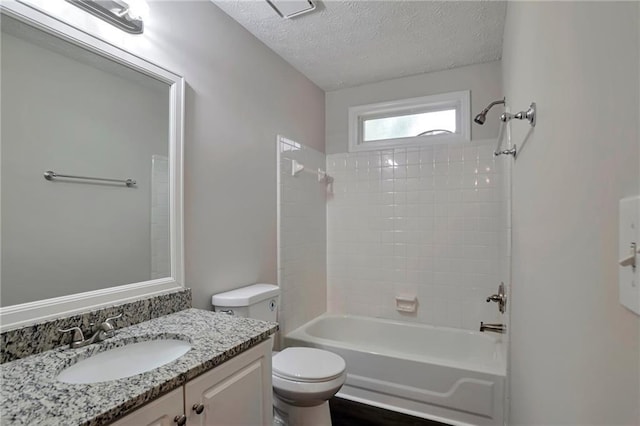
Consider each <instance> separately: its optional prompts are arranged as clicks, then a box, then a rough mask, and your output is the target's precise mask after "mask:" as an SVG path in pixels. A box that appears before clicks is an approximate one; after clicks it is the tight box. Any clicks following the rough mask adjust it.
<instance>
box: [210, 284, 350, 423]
mask: <svg viewBox="0 0 640 426" xmlns="http://www.w3.org/2000/svg"><path fill="white" fill-rule="evenodd" d="M279 295H280V288H279V287H278V286H275V285H273V284H253V285H250V286H247V287H242V288H238V289H236V290H231V291H227V292H225V293H219V294H215V295H213V297H212V298H211V303H212V305H213V307H214V310H215V311H216V312H223V313H226V314H229V315H236V316H239V317H247V318H255V319H259V320H264V321H274V322H275V321H276V314H277V312H278V309H277V308H278V296H279ZM345 371H346V364H345V362H344V359H342V358H341V357H340V356H338V355H336V354H334V353H332V352H329V351H325V350H322V349H315V348H295V347H294V348H286V349H283V350H282V351H280V352H273V357H272V382H273V408H274V410H273V412H274V422H273V424H274V425H287V426H307V425H308V426H311V425H313V426H328V425H331V414H330V411H329V399H330V398H331V397H333V396H334V395H335V394H336V393H337V392H338V391H339V390H340V388H341V387H342V385H343V384H344V381H345V378H346V372H345Z"/></svg>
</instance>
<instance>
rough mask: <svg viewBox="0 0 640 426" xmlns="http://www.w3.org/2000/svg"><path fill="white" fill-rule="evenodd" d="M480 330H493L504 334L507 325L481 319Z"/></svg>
mask: <svg viewBox="0 0 640 426" xmlns="http://www.w3.org/2000/svg"><path fill="white" fill-rule="evenodd" d="M480 331H491V332H493V333H500V334H504V333H506V331H507V326H506V325H504V324H485V323H484V322H482V321H481V322H480Z"/></svg>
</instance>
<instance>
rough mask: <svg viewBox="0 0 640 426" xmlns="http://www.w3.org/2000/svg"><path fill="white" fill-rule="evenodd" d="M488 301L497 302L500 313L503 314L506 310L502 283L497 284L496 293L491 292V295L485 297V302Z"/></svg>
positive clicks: (505, 297)
mask: <svg viewBox="0 0 640 426" xmlns="http://www.w3.org/2000/svg"><path fill="white" fill-rule="evenodd" d="M489 302H496V303H497V304H498V309H499V310H500V313H501V314H504V312H505V311H506V310H507V295H506V293H505V292H504V283H500V285H499V286H498V294H492V295H491V296H489V297H487V303H489ZM480 331H482V330H480Z"/></svg>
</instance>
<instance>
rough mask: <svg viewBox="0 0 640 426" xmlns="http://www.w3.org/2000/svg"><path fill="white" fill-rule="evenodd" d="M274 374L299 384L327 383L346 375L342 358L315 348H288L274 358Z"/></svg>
mask: <svg viewBox="0 0 640 426" xmlns="http://www.w3.org/2000/svg"><path fill="white" fill-rule="evenodd" d="M272 363H273V365H272V367H273V374H275V375H276V376H279V377H281V378H283V379H290V380H295V381H298V382H325V381H328V380H332V379H335V378H336V377H338V376H340V375H341V374H342V373H344V370H345V367H346V364H345V362H344V359H342V358H341V357H340V356H338V355H336V354H334V353H331V352H328V351H323V350H321V349H314V348H286V349H284V350H283V351H281V352H278V353H277V354H276V355H274V356H273V358H272Z"/></svg>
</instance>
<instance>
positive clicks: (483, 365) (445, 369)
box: [285, 314, 506, 425]
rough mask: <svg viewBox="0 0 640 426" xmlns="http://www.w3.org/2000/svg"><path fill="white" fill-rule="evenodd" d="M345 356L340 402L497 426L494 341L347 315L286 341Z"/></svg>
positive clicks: (500, 389) (500, 361)
mask: <svg viewBox="0 0 640 426" xmlns="http://www.w3.org/2000/svg"><path fill="white" fill-rule="evenodd" d="M285 344H286V345H287V346H311V347H317V348H321V349H326V350H329V351H332V352H335V353H337V354H339V355H340V356H342V357H343V358H344V359H345V361H346V362H347V381H346V383H345V385H344V387H343V388H342V390H341V391H340V393H338V396H339V397H342V398H345V399H350V400H353V401H357V402H362V403H365V404H369V405H374V406H377V407H382V408H386V409H390V410H394V411H399V412H402V413H406V414H410V415H413V416H418V417H422V418H426V419H431V420H436V421H440V422H444V423H448V424H452V425H469V424H473V425H502V424H503V418H504V414H503V401H504V389H505V372H506V366H505V360H504V356H503V348H502V343H501V342H500V339H499V338H498V337H494V336H492V335H488V334H485V333H480V332H475V331H466V330H458V329H453V328H444V327H432V326H427V325H418V324H412V323H406V322H397V321H389V320H382V319H377V318H366V317H358V316H351V315H330V314H325V315H322V316H320V317H318V318H316V319H315V320H313V321H311V322H309V323H307V324H305V325H303V326H302V327H300V328H298V329H297V330H295V331H293V332H291V333H289V334H288V335H287V336H285Z"/></svg>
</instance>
